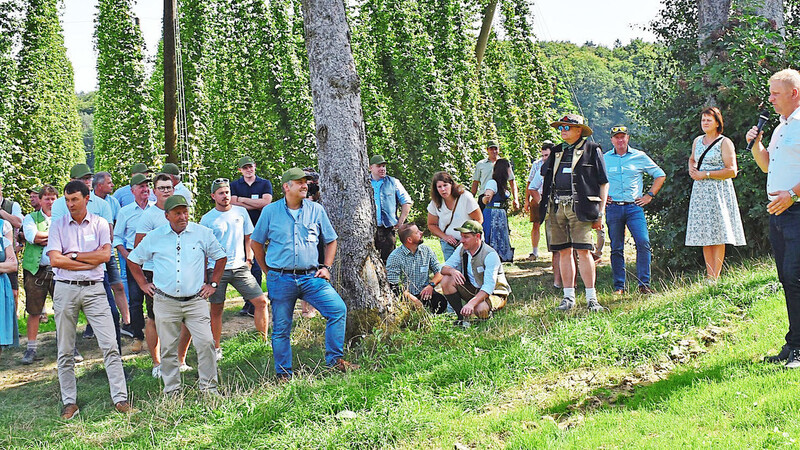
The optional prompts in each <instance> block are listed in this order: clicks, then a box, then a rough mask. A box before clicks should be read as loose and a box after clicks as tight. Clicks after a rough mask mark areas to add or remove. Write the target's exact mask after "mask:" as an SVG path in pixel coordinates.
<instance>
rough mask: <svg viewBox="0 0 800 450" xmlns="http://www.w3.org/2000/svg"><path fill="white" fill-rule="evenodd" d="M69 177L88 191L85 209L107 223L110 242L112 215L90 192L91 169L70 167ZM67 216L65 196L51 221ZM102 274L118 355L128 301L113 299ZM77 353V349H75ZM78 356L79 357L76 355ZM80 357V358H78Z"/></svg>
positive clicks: (87, 336) (89, 327)
mask: <svg viewBox="0 0 800 450" xmlns="http://www.w3.org/2000/svg"><path fill="white" fill-rule="evenodd" d="M69 177H70V179H71V181H80V182H81V183H83V184H84V185H85V186H86V188H87V189H89V190H90V191H89V203H88V204H87V206H86V209H87V210H88V211H89V212H90V213H92V214H94V215H97V216H100V217H102V218H103V219H105V221H106V222H107V223H108V239H109V241H110V240H111V237H112V236H113V235H114V227H113V225H112V224H113V223H114V215H113V213H112V212H111V206H110V205H109V204H108V202H106V201H105V200H103V199H102V198H100V197H98V196H97V195H95V193H94V192H92V191H91V189H92V180H93V178H94V173H93V172H92V169H90V168H89V166H88V165H86V164H75V165H74V166H72V169H70V171H69ZM67 215H69V209H68V208H67V202H66V196H64V197H59V198H58V199H56V201H55V202H54V203H53V209H52V215H51V219H52V220H57V219H60V218H61V217H64V216H67ZM103 272H104V276H103V278H104V279H103V287H104V288H105V290H106V296H107V297H108V304H109V306H110V307H111V317H112V318H113V320H114V328H115V330H116V333H117V344H118V345H119V350H120V353H122V340H121V338H120V329H119V319H120V313H121V315H122V320H123V322H124V323H128V322H129V321H130V315H129V312H128V300H127V299H126V298H124V296H123V297H120V298H118V297H115V296H114V294H113V291H112V289H111V283H110V282H109V280H108V274H107V273H105V270H104V271H103ZM93 330H94V326H93V325H92V324H91V323H90V324H88V325H86V329H85V330H84V332H83V337H84V338H85V339H91V338H93V337H94V336H95V335H94V331H93ZM75 350H76V352H77V349H75ZM76 356H79V355H76ZM79 357H80V356H79Z"/></svg>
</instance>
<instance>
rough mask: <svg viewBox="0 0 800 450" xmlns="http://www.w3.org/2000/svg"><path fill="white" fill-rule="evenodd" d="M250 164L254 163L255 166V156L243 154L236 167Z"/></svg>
mask: <svg viewBox="0 0 800 450" xmlns="http://www.w3.org/2000/svg"><path fill="white" fill-rule="evenodd" d="M248 164H249V165H252V166H255V165H256V162H255V161H254V160H253V158H251V157H249V156H242V157H241V158H239V163H238V164H237V166H236V167H238V168H240V169H241V168H242V167H244V166H246V165H248Z"/></svg>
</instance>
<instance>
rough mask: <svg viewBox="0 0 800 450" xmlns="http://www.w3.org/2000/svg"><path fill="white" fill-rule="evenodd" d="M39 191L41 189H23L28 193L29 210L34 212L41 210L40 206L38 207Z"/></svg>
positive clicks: (35, 187)
mask: <svg viewBox="0 0 800 450" xmlns="http://www.w3.org/2000/svg"><path fill="white" fill-rule="evenodd" d="M39 191H41V187H39V186H33V187H29V188H27V189H25V192H27V193H28V196H29V198H30V203H31V208H32V209H33V210H34V211H39V210H40V209H42V207H41V205H39Z"/></svg>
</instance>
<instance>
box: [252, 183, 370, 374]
mask: <svg viewBox="0 0 800 450" xmlns="http://www.w3.org/2000/svg"><path fill="white" fill-rule="evenodd" d="M307 181H308V175H307V174H306V173H305V172H304V171H303V169H300V168H297V167H293V168H291V169H289V170H287V171H286V172H284V173H283V176H282V177H281V185H282V188H283V192H284V194H285V196H284V198H283V199H282V200H279V201H277V202H275V203H271V204H269V205H267V207H265V208H264V210H263V211H262V212H261V218H260V219H259V220H258V223H257V224H256V228H255V230H254V231H253V234H252V236H251V238H250V241H251V242H250V244H251V246H252V248H253V255H254V257H255V260H256V262H258V264H259V265H260V266H261V269H262V270H263V271H264V272H266V273H267V292H268V293H269V299H270V303H271V305H272V354H273V357H274V358H275V372H276V374H277V376H278V378H279V379H281V380H286V379H289V378H290V377H291V376H292V347H291V341H290V335H291V331H292V315H293V313H294V305H295V302H297V299H298V298H302V299H304V300H305V301H307V302H308V303H310V304H311V306H313V307H314V308H316V309H317V310H318V311H319V312H320V313H321V314H322V316H323V317H325V319H327V321H328V322H327V325H326V326H325V362H326V363H327V365H328V366H329V367H332V368H334V369H337V370H340V371H343V372H344V371H348V370H353V369H357V368H358V366H357V365H355V364H351V363H349V362H347V361H345V360H344V358H343V355H344V332H345V325H346V321H347V306H346V305H345V303H344V301H343V300H342V297H340V296H339V294H338V293H337V292H336V290H335V289H334V288H333V286H331V284H330V282H329V280H330V278H331V265H332V264H333V260H334V257H335V256H336V239H337V238H338V236H337V235H336V232H335V231H334V230H333V226H331V222H330V220H329V219H328V214H327V213H325V210H324V209H323V208H322V205H320V204H319V203H314V202H312V201H311V200H307V199H306V193H307V192H308V185H307ZM320 240H322V241H323V242H324V243H325V263H324V264H322V265H320V264H319V262H318V258H319V253H318V251H317V243H318V242H319V241H320ZM265 245H266V250H265V248H264V247H265Z"/></svg>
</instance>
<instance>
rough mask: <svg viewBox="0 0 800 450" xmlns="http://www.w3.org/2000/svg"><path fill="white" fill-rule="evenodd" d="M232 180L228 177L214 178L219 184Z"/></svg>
mask: <svg viewBox="0 0 800 450" xmlns="http://www.w3.org/2000/svg"><path fill="white" fill-rule="evenodd" d="M230 181H231V180H229V179H227V178H217V179H216V180H214V183H215V184H218V183H230Z"/></svg>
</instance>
